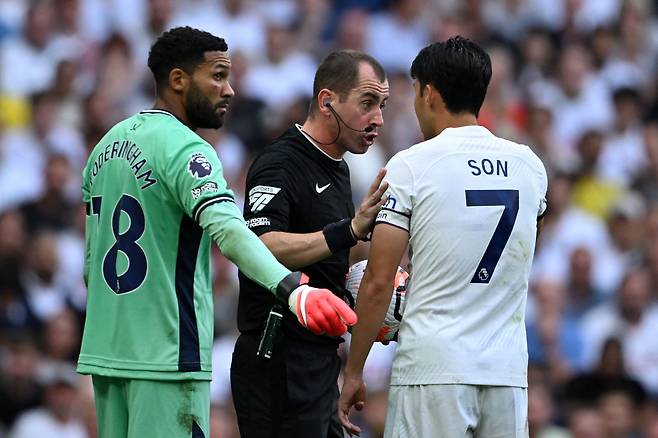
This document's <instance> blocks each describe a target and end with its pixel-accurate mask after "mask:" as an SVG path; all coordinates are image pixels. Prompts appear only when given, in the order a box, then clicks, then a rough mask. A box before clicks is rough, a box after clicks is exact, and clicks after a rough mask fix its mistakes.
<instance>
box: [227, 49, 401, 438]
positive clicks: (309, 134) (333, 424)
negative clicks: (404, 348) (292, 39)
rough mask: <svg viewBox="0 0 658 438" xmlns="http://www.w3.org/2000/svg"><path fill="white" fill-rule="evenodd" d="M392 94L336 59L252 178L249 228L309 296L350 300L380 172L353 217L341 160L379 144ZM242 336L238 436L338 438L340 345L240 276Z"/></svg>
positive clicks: (380, 73) (235, 380)
mask: <svg viewBox="0 0 658 438" xmlns="http://www.w3.org/2000/svg"><path fill="white" fill-rule="evenodd" d="M388 95H389V91H388V81H387V79H386V74H385V72H384V69H383V68H382V66H381V65H380V64H379V63H378V62H377V61H376V60H375V59H374V58H372V57H371V56H369V55H366V54H365V53H361V52H357V51H349V50H341V51H336V52H332V53H331V54H329V55H328V56H327V57H326V58H325V59H324V60H323V61H322V64H321V65H320V66H319V68H318V70H317V72H316V74H315V80H314V82H313V98H312V100H311V104H310V109H309V115H308V118H307V119H306V121H305V122H304V124H303V125H302V126H300V125H294V126H292V127H290V128H289V129H288V130H287V131H286V132H285V133H284V134H283V135H281V136H280V137H279V138H278V139H276V140H275V141H274V142H273V143H272V144H271V145H269V146H268V147H266V148H265V149H264V150H263V151H262V152H261V153H260V154H259V155H258V156H257V157H256V159H255V160H254V162H253V164H252V165H251V167H250V169H249V172H248V174H247V186H246V191H247V194H248V197H247V199H246V202H245V209H244V217H245V219H246V221H247V225H248V226H249V228H250V229H251V230H252V231H254V232H255V233H256V234H257V235H258V236H260V238H261V240H262V241H263V242H264V243H265V245H267V247H268V248H269V249H270V251H272V253H273V254H274V255H275V256H276V257H277V259H279V261H280V262H281V263H282V264H283V265H285V266H287V267H288V268H290V269H293V268H294V269H295V270H301V271H302V272H304V273H305V274H306V275H308V276H309V277H310V283H309V284H310V285H311V286H313V287H321V288H329V289H330V290H332V291H334V292H335V293H340V292H341V291H342V292H343V293H346V291H345V287H344V285H345V278H346V275H347V270H348V268H349V266H348V258H349V250H350V248H351V247H352V246H354V245H355V244H356V243H357V242H358V241H359V240H365V239H366V238H367V235H368V234H369V232H370V230H371V227H372V224H373V221H374V219H375V217H376V215H377V213H378V212H379V209H380V207H381V205H382V204H383V198H382V197H383V194H384V192H385V191H386V189H387V184H386V183H382V179H383V177H384V172H385V171H384V169H382V170H381V171H380V173H379V175H378V176H377V178H376V179H375V181H374V182H373V184H372V186H371V188H370V191H369V193H368V195H367V196H366V198H365V199H364V200H363V202H362V203H361V205H360V206H359V209H358V211H357V212H356V214H355V211H354V205H353V203H352V190H351V187H350V173H349V168H348V166H347V163H345V161H344V160H343V158H342V157H343V155H344V154H345V153H346V152H351V153H355V154H363V153H365V152H366V151H367V150H368V148H369V147H370V146H371V145H372V144H373V142H374V140H375V138H376V137H377V129H378V128H379V127H381V126H382V125H383V122H384V121H383V116H382V109H383V107H384V104H385V102H386V99H387V98H388ZM345 299H347V300H351V297H349V298H348V297H347V296H346V297H345ZM273 308H274V311H275V312H276V313H278V312H280V313H281V314H282V315H283V321H282V322H281V326H280V328H279V329H278V331H277V333H276V335H275V336H274V338H273V341H272V348H271V354H269V352H267V353H266V352H264V351H262V350H263V348H261V349H260V351H259V345H261V342H260V341H261V337H262V336H263V332H264V331H265V327H266V326H268V327H270V328H271V326H270V325H269V324H266V321H267V319H268V315H269V314H270V312H271V311H272V309H273ZM274 317H276V315H274V316H273V317H272V318H274ZM238 329H239V330H240V337H239V338H238V340H237V342H236V345H235V350H234V352H233V359H232V363H231V388H232V392H233V401H234V404H235V410H236V412H237V417H238V425H239V427H240V434H241V436H242V437H243V438H261V437H262V438H265V437H267V438H279V437H281V438H283V437H295V438H325V437H327V438H342V437H343V431H342V428H341V426H340V423H339V422H338V419H337V416H336V402H337V399H338V386H337V378H338V374H339V371H340V367H341V365H340V359H339V357H338V354H337V351H336V350H337V347H338V345H339V344H340V343H341V342H342V341H343V339H342V338H340V337H329V336H326V335H314V334H312V333H311V332H310V331H308V330H307V329H304V328H303V327H302V326H301V325H300V324H299V323H298V321H297V320H296V317H295V315H293V314H292V313H291V312H290V311H289V310H287V309H283V308H280V307H276V301H275V299H274V298H273V296H272V294H271V293H268V292H267V291H266V290H264V289H262V288H261V287H260V286H258V285H257V284H256V283H254V282H253V281H251V280H249V279H248V278H247V277H246V276H244V275H243V274H242V273H240V298H239V303H238ZM268 334H270V335H271V334H272V333H271V331H269V330H268ZM266 342H267V339H266V340H265V343H266ZM261 347H262V346H261ZM266 356H269V358H268V357H266Z"/></svg>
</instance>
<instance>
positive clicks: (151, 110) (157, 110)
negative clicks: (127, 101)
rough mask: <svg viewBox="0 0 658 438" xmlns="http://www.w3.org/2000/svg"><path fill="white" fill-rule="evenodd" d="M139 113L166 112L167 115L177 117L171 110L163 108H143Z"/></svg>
mask: <svg viewBox="0 0 658 438" xmlns="http://www.w3.org/2000/svg"><path fill="white" fill-rule="evenodd" d="M139 113H140V114H165V115H168V116H170V117H176V116H175V115H173V114H172V113H170V112H169V111H165V110H162V109H147V110H142V111H140V112H139Z"/></svg>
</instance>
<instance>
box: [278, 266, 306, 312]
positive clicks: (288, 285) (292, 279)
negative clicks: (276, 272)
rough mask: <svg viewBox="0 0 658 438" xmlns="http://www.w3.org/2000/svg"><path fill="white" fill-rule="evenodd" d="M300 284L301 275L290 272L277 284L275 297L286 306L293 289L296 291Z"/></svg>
mask: <svg viewBox="0 0 658 438" xmlns="http://www.w3.org/2000/svg"><path fill="white" fill-rule="evenodd" d="M301 282H302V273H301V272H299V271H297V272H291V273H290V274H288V275H286V276H285V277H283V280H281V281H280V282H279V284H278V285H277V286H276V297H277V298H278V299H280V300H281V301H283V302H284V303H285V304H286V306H287V305H288V297H290V294H291V293H292V291H294V290H295V289H297V287H299V286H300V284H301Z"/></svg>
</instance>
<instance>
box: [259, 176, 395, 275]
mask: <svg viewBox="0 0 658 438" xmlns="http://www.w3.org/2000/svg"><path fill="white" fill-rule="evenodd" d="M385 174H386V171H385V169H381V170H380V171H379V173H378V174H377V177H376V178H375V180H374V181H373V183H372V185H371V186H370V190H369V191H368V194H367V195H366V197H365V198H364V199H363V201H362V202H361V205H360V206H359V209H358V210H357V212H356V214H355V216H354V217H353V218H346V219H344V220H341V221H339V222H336V223H332V224H329V225H327V226H326V227H325V228H324V229H323V230H322V231H317V232H315V233H305V234H299V233H288V232H285V231H269V232H266V233H264V234H261V236H260V238H261V240H262V241H263V242H264V243H265V245H266V246H267V247H268V248H269V249H270V251H272V253H273V254H274V255H275V256H276V258H277V259H278V260H279V261H281V263H283V264H284V265H285V266H287V267H288V268H290V269H296V268H300V267H302V266H308V265H311V264H313V263H316V262H319V261H320V260H324V259H326V258H327V257H329V256H330V255H331V254H332V253H334V252H338V251H341V250H344V249H346V248H350V247H352V246H354V245H356V243H357V242H358V241H359V240H364V239H365V238H366V236H367V235H368V234H369V233H370V229H371V227H372V224H373V222H374V220H375V217H376V216H377V213H378V212H379V209H380V208H381V206H382V205H383V204H384V202H385V198H382V196H383V194H384V192H385V191H386V189H387V188H388V183H386V182H384V183H382V180H383V178H384V175H385Z"/></svg>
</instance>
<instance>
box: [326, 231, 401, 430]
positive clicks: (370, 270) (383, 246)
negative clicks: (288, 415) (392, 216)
mask: <svg viewBox="0 0 658 438" xmlns="http://www.w3.org/2000/svg"><path fill="white" fill-rule="evenodd" d="M408 243H409V233H408V232H407V230H405V229H402V228H398V227H396V226H394V225H390V224H386V223H381V224H378V225H377V226H376V227H375V230H374V231H373V236H372V243H371V246H370V255H369V257H368V265H367V267H366V272H365V273H364V275H363V280H362V281H361V286H360V287H359V293H358V296H357V300H356V309H355V310H356V313H357V315H359V322H358V323H357V324H356V325H355V326H354V327H353V328H352V340H351V342H350V351H349V356H348V359H347V365H346V366H345V380H344V383H343V390H342V391H341V395H340V400H339V402H338V415H339V418H340V421H341V423H342V424H343V426H344V427H345V429H346V430H347V432H348V433H350V435H351V434H352V433H355V434H357V435H358V434H359V433H360V429H359V427H358V426H355V425H354V424H352V423H351V422H350V421H349V418H348V414H349V410H350V408H351V407H352V406H356V408H357V409H358V410H360V409H361V408H362V407H363V403H364V401H365V385H364V383H363V367H364V365H365V362H366V358H367V357H368V353H369V352H370V348H371V347H372V344H373V342H375V340H376V338H377V334H378V333H379V329H380V327H381V326H382V323H383V322H384V317H385V316H386V310H387V309H388V306H389V304H390V302H391V296H392V295H393V288H391V284H393V280H394V278H395V273H396V272H397V269H398V266H399V264H400V261H401V260H402V256H403V254H404V251H405V249H406V248H407V244H408Z"/></svg>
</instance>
